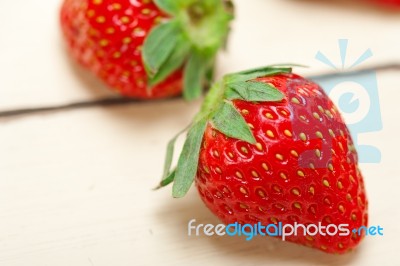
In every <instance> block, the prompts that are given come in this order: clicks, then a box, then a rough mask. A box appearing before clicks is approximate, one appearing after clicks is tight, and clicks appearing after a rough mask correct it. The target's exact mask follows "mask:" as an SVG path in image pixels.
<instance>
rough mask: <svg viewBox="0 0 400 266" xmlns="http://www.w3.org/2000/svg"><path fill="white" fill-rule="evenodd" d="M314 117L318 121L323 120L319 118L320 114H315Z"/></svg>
mask: <svg viewBox="0 0 400 266" xmlns="http://www.w3.org/2000/svg"><path fill="white" fill-rule="evenodd" d="M313 116H314V118H315V119H318V120H320V119H321V117H320V116H319V114H318V113H315V112H314V113H313Z"/></svg>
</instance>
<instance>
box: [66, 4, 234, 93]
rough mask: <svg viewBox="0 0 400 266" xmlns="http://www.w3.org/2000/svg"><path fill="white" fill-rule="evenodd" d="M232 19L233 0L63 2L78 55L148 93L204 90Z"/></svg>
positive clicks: (122, 87) (122, 84)
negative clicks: (231, 0)
mask: <svg viewBox="0 0 400 266" xmlns="http://www.w3.org/2000/svg"><path fill="white" fill-rule="evenodd" d="M232 18H233V16H232V5H231V3H230V1H226V0H155V1H152V0H65V1H64V3H63V5H62V8H61V26H62V30H63V33H64V36H65V39H66V41H67V43H68V47H69V51H70V53H71V55H72V56H73V57H74V58H75V59H76V60H77V61H78V62H79V63H80V64H81V65H83V66H84V67H85V68H87V69H89V70H90V71H91V72H93V73H94V74H95V75H96V76H98V77H99V78H100V79H102V80H103V81H104V82H105V83H106V84H108V85H109V87H111V88H113V89H114V90H116V91H117V92H119V93H121V94H122V95H124V96H128V97H135V98H141V99H155V98H163V97H171V96H174V95H178V94H180V93H182V92H183V95H184V97H185V98H186V99H188V100H191V99H194V98H197V97H198V96H200V95H201V92H202V88H203V87H204V86H205V85H207V84H208V83H209V82H210V81H211V79H212V72H213V66H214V60H215V56H216V54H217V52H218V50H219V49H220V48H222V46H223V45H224V44H225V41H226V37H227V34H228V31H229V22H230V21H231V20H232Z"/></svg>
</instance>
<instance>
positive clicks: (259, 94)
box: [161, 67, 368, 253]
mask: <svg viewBox="0 0 400 266" xmlns="http://www.w3.org/2000/svg"><path fill="white" fill-rule="evenodd" d="M174 141H175V140H173V141H171V143H170V144H169V147H168V154H167V160H166V166H165V173H164V179H163V181H162V182H161V186H165V185H167V184H169V183H171V182H174V186H173V196H174V197H183V196H184V195H185V194H186V192H187V191H188V190H189V188H190V186H191V184H192V182H193V180H195V182H196V186H197V188H198V191H199V193H200V196H201V198H202V199H203V201H204V203H205V204H206V205H207V207H208V208H209V209H210V210H211V211H212V212H213V213H214V214H215V215H216V216H217V217H218V218H219V219H221V220H222V221H223V222H224V223H226V224H230V223H235V222H239V223H240V224H257V223H258V222H261V224H263V225H264V226H266V225H268V224H278V223H279V222H281V223H282V224H283V225H285V224H292V225H293V224H294V223H295V222H297V223H299V224H303V225H309V224H315V225H318V223H319V222H321V223H322V226H327V225H328V224H334V225H336V226H339V224H348V229H349V231H348V233H349V234H348V235H346V236H339V235H334V236H329V235H327V236H323V235H322V234H319V233H318V234H317V235H315V236H310V235H307V236H304V235H303V233H300V234H298V235H297V236H290V237H288V238H287V240H288V241H291V242H295V243H299V244H302V245H306V246H310V247H313V248H317V249H320V250H323V251H325V252H328V253H344V252H346V251H348V250H350V249H352V248H354V247H355V246H357V245H358V243H359V242H360V240H361V239H362V237H363V236H362V235H361V236H359V235H357V234H354V233H351V230H353V229H354V228H359V227H360V226H366V225H367V221H368V214H367V199H366V194H365V189H364V183H363V178H362V175H361V173H360V171H359V169H358V166H357V163H358V162H357V160H358V158H357V153H356V151H355V149H354V145H353V142H352V139H351V136H350V133H349V130H348V129H347V127H346V125H345V124H344V122H343V120H342V118H341V116H340V114H339V113H338V110H337V109H336V107H335V106H334V104H333V103H332V101H331V100H330V99H329V97H328V96H327V95H326V94H325V93H324V91H323V90H322V89H321V88H320V87H319V86H318V85H317V84H315V83H313V82H312V81H309V80H306V79H304V78H302V77H300V76H298V75H295V74H292V73H291V69H290V68H285V67H282V68H279V67H267V68H261V69H255V70H250V71H245V72H240V73H237V74H233V75H229V76H226V77H225V78H224V80H223V81H222V82H219V83H217V84H216V85H215V86H214V87H213V89H212V90H211V91H210V92H209V95H208V96H207V98H206V101H205V103H204V105H203V107H202V109H201V111H200V113H199V115H198V116H197V117H196V118H195V120H194V122H193V124H192V126H191V128H190V129H189V133H188V136H187V140H186V142H185V145H184V147H183V151H182V154H181V156H180V159H179V161H178V166H177V168H176V170H173V171H172V172H171V173H170V174H169V175H167V173H169V172H170V166H171V156H172V152H173V149H172V148H173V143H174ZM301 232H302V231H301ZM330 232H334V230H331V231H330Z"/></svg>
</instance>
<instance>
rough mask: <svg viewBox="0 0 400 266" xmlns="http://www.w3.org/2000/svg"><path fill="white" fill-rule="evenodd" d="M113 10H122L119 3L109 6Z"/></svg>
mask: <svg viewBox="0 0 400 266" xmlns="http://www.w3.org/2000/svg"><path fill="white" fill-rule="evenodd" d="M111 7H112V9H113V10H120V9H121V8H122V6H121V4H119V3H114V4H112V5H111Z"/></svg>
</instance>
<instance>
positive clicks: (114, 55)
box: [113, 52, 121, 58]
mask: <svg viewBox="0 0 400 266" xmlns="http://www.w3.org/2000/svg"><path fill="white" fill-rule="evenodd" d="M113 57H114V58H120V57H121V52H115V53H114V54H113Z"/></svg>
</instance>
